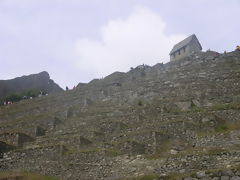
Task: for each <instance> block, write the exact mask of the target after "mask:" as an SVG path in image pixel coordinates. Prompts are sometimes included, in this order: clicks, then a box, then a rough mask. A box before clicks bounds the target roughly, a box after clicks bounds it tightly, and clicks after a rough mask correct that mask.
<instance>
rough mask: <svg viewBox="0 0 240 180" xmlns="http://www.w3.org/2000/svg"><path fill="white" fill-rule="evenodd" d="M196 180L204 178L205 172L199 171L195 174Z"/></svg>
mask: <svg viewBox="0 0 240 180" xmlns="http://www.w3.org/2000/svg"><path fill="white" fill-rule="evenodd" d="M196 176H197V178H204V177H205V176H206V173H205V171H199V172H197V173H196Z"/></svg>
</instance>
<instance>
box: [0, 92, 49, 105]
mask: <svg viewBox="0 0 240 180" xmlns="http://www.w3.org/2000/svg"><path fill="white" fill-rule="evenodd" d="M46 94H47V91H45V90H40V89H28V90H26V91H23V92H21V93H13V94H10V95H8V96H7V97H5V98H3V99H2V100H1V101H2V102H1V104H3V102H4V101H6V102H8V101H10V102H18V101H21V100H22V99H29V98H31V97H32V98H34V97H37V96H39V95H46Z"/></svg>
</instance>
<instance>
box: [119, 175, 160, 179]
mask: <svg viewBox="0 0 240 180" xmlns="http://www.w3.org/2000/svg"><path fill="white" fill-rule="evenodd" d="M121 180H160V176H158V175H144V176H139V177H130V178H125V179H121Z"/></svg>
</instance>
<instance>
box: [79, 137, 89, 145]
mask: <svg viewBox="0 0 240 180" xmlns="http://www.w3.org/2000/svg"><path fill="white" fill-rule="evenodd" d="M90 144H92V141H89V140H88V139H86V138H85V137H83V136H80V137H79V145H90Z"/></svg>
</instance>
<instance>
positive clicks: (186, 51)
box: [169, 34, 202, 61]
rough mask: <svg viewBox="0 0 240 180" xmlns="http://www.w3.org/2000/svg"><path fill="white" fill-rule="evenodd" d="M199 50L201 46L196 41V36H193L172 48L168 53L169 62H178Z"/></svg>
mask: <svg viewBox="0 0 240 180" xmlns="http://www.w3.org/2000/svg"><path fill="white" fill-rule="evenodd" d="M201 50H202V46H201V44H200V42H199V41H198V39H197V37H196V35H195V34H193V35H191V36H189V37H187V38H186V39H184V40H182V41H181V42H179V43H178V44H176V45H174V46H173V49H172V50H171V52H170V53H169V55H170V61H176V60H179V59H181V58H184V57H186V56H188V55H190V54H191V53H192V52H198V51H201Z"/></svg>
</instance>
